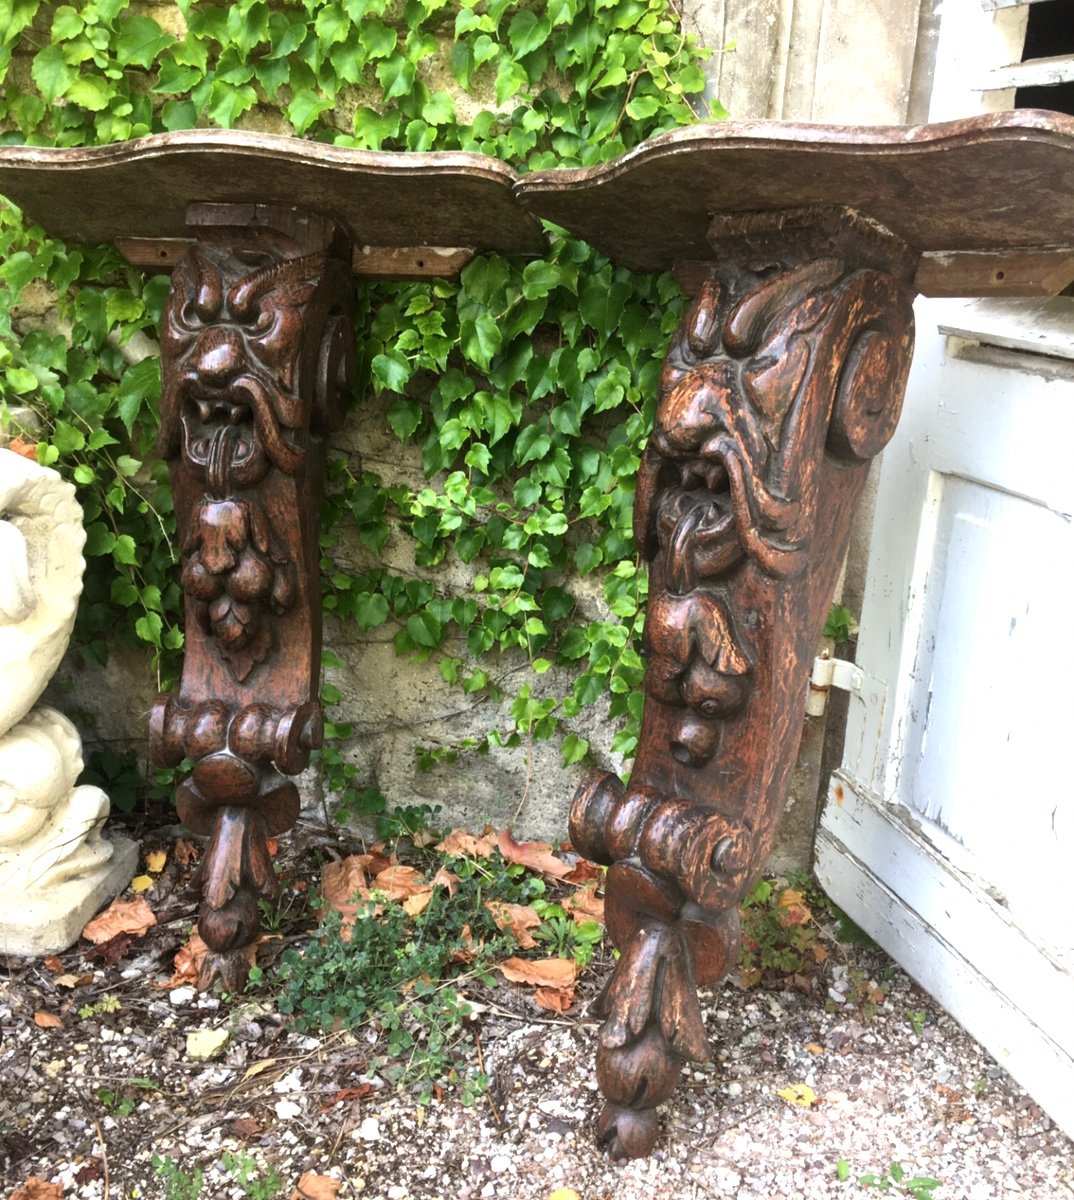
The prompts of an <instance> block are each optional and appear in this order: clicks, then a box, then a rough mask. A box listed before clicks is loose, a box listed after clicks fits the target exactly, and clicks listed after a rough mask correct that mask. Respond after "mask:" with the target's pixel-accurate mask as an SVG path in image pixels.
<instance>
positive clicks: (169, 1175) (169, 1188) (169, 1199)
mask: <svg viewBox="0 0 1074 1200" xmlns="http://www.w3.org/2000/svg"><path fill="white" fill-rule="evenodd" d="M150 1161H151V1162H152V1164H153V1170H154V1171H155V1172H156V1176H157V1178H158V1179H159V1180H160V1182H161V1183H162V1184H163V1186H164V1200H198V1198H199V1197H200V1196H201V1185H202V1181H203V1180H204V1178H205V1172H204V1171H203V1170H202V1169H201V1168H200V1167H195V1168H194V1170H193V1171H184V1170H183V1168H182V1167H181V1166H180V1165H179V1164H178V1163H177V1162H176V1161H175V1159H174V1158H172V1157H171V1155H165V1156H164V1157H163V1158H162V1157H161V1156H160V1155H159V1154H154V1155H153V1157H152V1159H151V1160H150Z"/></svg>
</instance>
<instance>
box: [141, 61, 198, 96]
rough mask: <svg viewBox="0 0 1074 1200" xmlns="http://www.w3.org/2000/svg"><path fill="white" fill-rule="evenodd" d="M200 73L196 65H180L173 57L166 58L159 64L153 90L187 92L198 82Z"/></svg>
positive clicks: (166, 92) (171, 92)
mask: <svg viewBox="0 0 1074 1200" xmlns="http://www.w3.org/2000/svg"><path fill="white" fill-rule="evenodd" d="M202 74H203V73H202V72H201V71H199V70H198V68H197V67H190V66H182V65H180V64H179V63H177V62H176V61H175V59H173V58H166V59H164V61H163V62H162V63H161V64H160V71H159V72H158V74H157V82H156V85H155V86H154V88H153V91H154V92H161V93H164V94H166V95H168V94H175V95H178V94H182V93H184V92H189V91H190V89H191V88H192V87H194V86H195V85H196V84H197V83H198V82H199V80H200V79H201V77H202Z"/></svg>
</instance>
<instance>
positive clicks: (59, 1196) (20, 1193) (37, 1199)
mask: <svg viewBox="0 0 1074 1200" xmlns="http://www.w3.org/2000/svg"><path fill="white" fill-rule="evenodd" d="M8 1200H63V1188H62V1187H60V1185H59V1184H58V1183H46V1182H45V1181H44V1180H43V1179H38V1177H37V1176H36V1175H31V1176H30V1178H29V1179H27V1181H26V1182H25V1183H24V1184H21V1185H20V1186H19V1187H17V1188H16V1189H15V1190H14V1191H13V1192H12V1193H11V1195H10V1196H9V1197H8Z"/></svg>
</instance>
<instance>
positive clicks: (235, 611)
mask: <svg viewBox="0 0 1074 1200" xmlns="http://www.w3.org/2000/svg"><path fill="white" fill-rule="evenodd" d="M189 219H190V224H191V225H192V226H194V227H195V233H194V241H193V244H192V245H191V246H190V248H189V250H188V252H187V253H186V255H185V257H183V258H182V260H181V261H180V262H179V263H178V265H177V266H176V267H175V271H174V274H173V275H172V285H171V291H170V293H169V297H168V302H167V305H166V307H165V311H164V317H163V321H162V329H161V365H162V380H163V391H162V396H161V432H160V443H159V449H160V452H161V454H162V455H163V456H164V457H165V458H166V459H167V460H168V464H169V468H170V472H171V482H172V491H173V495H174V499H175V510H176V519H177V524H178V535H179V545H180V551H181V554H182V561H181V581H182V587H183V592H184V594H185V599H186V642H185V659H184V663H183V676H182V681H181V684H180V686H179V688H178V690H177V691H176V692H172V693H170V694H168V695H162V696H160V697H158V699H157V702H156V705H155V707H154V710H153V714H152V718H151V726H150V754H151V756H152V758H153V761H154V762H155V763H157V764H158V765H161V766H177V765H178V764H179V763H180V762H181V761H182V760H183V759H184V758H188V759H190V760H192V762H193V770H192V773H191V775H190V777H189V778H188V779H186V780H185V781H184V782H183V783H182V784H180V786H179V791H178V796H177V804H178V808H179V814H180V816H181V818H182V820H183V822H184V824H185V825H186V826H187V827H188V828H189V829H191V830H193V831H194V832H195V833H200V834H206V835H210V836H211V842H210V845H209V849H208V852H207V854H206V856H205V858H204V859H203V861H202V864H201V866H200V869H199V873H198V882H199V884H200V887H201V892H202V901H201V911H200V913H199V916H198V930H199V932H200V934H201V936H202V938H203V940H204V941H205V943H206V945H207V946H208V948H209V953H208V954H207V955H206V957H205V960H204V964H203V967H202V971H201V977H200V979H199V986H200V987H203V988H204V987H207V986H209V984H211V983H212V982H213V981H214V980H215V979H217V978H219V979H220V980H222V982H223V984H224V986H225V987H226V988H227V990H228V991H230V992H233V993H239V992H241V991H242V990H243V987H244V985H245V981H246V975H247V971H248V967H249V962H248V958H247V953H248V950H249V948H250V947H251V944H252V943H253V941H254V939H255V938H256V936H257V933H258V928H259V921H258V901H259V899H260V898H261V897H263V896H266V895H271V894H273V893H274V892H275V891H276V880H275V875H274V872H273V869H272V863H271V861H270V858H269V853H268V846H267V839H268V837H269V835H270V834H278V833H282V832H283V831H284V830H286V829H288V828H290V826H291V825H293V824H294V822H295V820H296V819H297V817H298V811H299V798H298V791H297V789H296V787H295V785H294V784H293V783H292V782H290V780H288V779H286V778H285V776H288V775H295V774H297V773H298V772H299V771H301V770H302V769H303V768H304V767H305V766H306V765H307V763H308V762H309V755H310V751H311V750H313V749H316V748H317V747H319V746H320V744H321V739H322V734H323V722H322V717H321V710H320V705H319V703H318V690H319V681H320V658H321V600H320V584H319V553H318V534H319V521H318V514H319V510H320V499H321V494H322V489H323V477H324V435H325V434H326V433H328V432H330V431H332V430H333V429H336V428H338V427H339V424H340V422H341V419H342V404H343V400H344V398H345V396H346V395H347V393H348V391H349V390H350V387H351V384H352V382H353V375H354V367H355V338H354V328H353V290H354V289H353V282H352V277H351V246H350V244H349V242H348V240H347V238H346V237H344V236H343V235H342V234H341V232H340V230H339V229H338V228H337V227H336V226H335V224H333V222H331V221H329V220H326V219H324V218H322V217H318V216H313V215H309V214H302V213H296V212H295V211H294V210H291V209H273V208H271V207H267V206H261V205H258V206H252V205H246V206H238V205H236V206H229V205H213V206H211V208H210V207H202V206H192V208H191V210H190V213H189Z"/></svg>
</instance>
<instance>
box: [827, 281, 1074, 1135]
mask: <svg viewBox="0 0 1074 1200" xmlns="http://www.w3.org/2000/svg"><path fill="white" fill-rule="evenodd" d="M1072 460H1074V300H1072V299H1068V298H1058V299H1056V300H1048V301H1026V302H1014V303H1012V302H1006V303H1005V304H1004V303H1000V302H997V301H989V302H976V303H968V302H963V301H956V302H951V301H945V302H938V301H932V302H924V301H923V302H920V303H919V307H918V351H917V355H916V358H915V365H914V370H913V373H912V375H911V380H910V385H909V388H908V394H907V401H906V409H905V412H904V416H903V420H902V423H901V425H900V428H899V431H898V432H897V434H896V436H895V439H894V440H893V442H892V443H891V445H890V446H889V447H888V448H887V450H885V452H884V456H883V461H882V464H881V468H880V478H879V490H878V494H877V506H876V515H875V522H874V526H873V534H872V543H871V549H870V557H869V571H868V576H867V584H866V592H865V597H864V600H863V611H862V613H861V618H860V621H861V633H860V636H859V641H858V647H857V661H858V665H859V666H860V667H861V668H862V670H863V672H864V677H865V684H864V686H863V688H862V689H861V690H860V691H859V692H858V693H856V694H855V695H854V696H853V697H852V699H851V710H850V716H849V721H848V727H847V738H846V746H845V751H844V759H843V764H842V768H841V769H840V770H839V771H837V772H836V774H835V775H834V776H833V777H832V780H831V784H830V787H829V796H828V801H827V804H826V806H825V808H824V811H823V813H822V817H821V822H820V829H819V834H818V841H817V872H818V875H819V877H820V879H821V882H822V883H823V885H824V886H825V888H826V890H828V892H829V893H830V894H831V895H832V897H833V898H834V899H835V901H836V902H837V903H838V904H839V905H840V906H841V907H842V908H844V909H845V910H846V911H847V912H848V913H849V914H850V915H851V916H852V917H853V919H854V920H855V921H857V922H858V923H859V924H860V925H861V926H862V927H863V928H864V929H866V930H867V931H868V932H869V933H870V934H871V935H872V936H873V937H874V938H875V939H876V940H877V941H878V942H879V943H880V944H881V945H882V946H884V948H885V949H886V950H887V951H888V952H889V953H890V954H891V955H892V956H893V957H894V958H895V959H896V960H898V961H899V962H900V963H901V964H902V965H903V966H904V967H905V968H906V969H907V970H908V971H909V972H910V974H912V975H913V976H915V977H916V978H917V979H918V980H919V982H921V983H922V984H923V986H924V987H925V988H927V989H928V990H929V991H930V992H931V993H932V994H933V995H934V996H935V997H936V998H937V999H938V1000H939V1001H940V1002H941V1003H942V1004H943V1005H944V1006H945V1007H946V1008H947V1009H948V1011H950V1012H951V1013H952V1014H953V1015H954V1016H955V1017H956V1018H957V1019H958V1020H959V1021H960V1022H961V1023H962V1024H963V1025H964V1026H965V1027H966V1028H967V1029H968V1030H969V1031H970V1032H971V1033H973V1034H974V1036H975V1037H977V1039H978V1040H979V1041H980V1042H981V1043H982V1044H983V1045H985V1046H986V1047H987V1048H988V1049H989V1050H990V1051H991V1052H992V1054H993V1055H994V1056H995V1057H996V1058H997V1059H998V1061H999V1062H1000V1063H1001V1064H1002V1065H1003V1066H1004V1067H1006V1068H1007V1069H1008V1070H1009V1071H1010V1072H1011V1074H1012V1075H1014V1076H1015V1078H1016V1079H1018V1080H1019V1081H1020V1082H1021V1083H1022V1084H1023V1086H1024V1087H1025V1088H1026V1089H1027V1090H1028V1091H1029V1092H1030V1093H1031V1094H1032V1095H1033V1096H1034V1097H1035V1098H1036V1099H1037V1101H1038V1103H1040V1104H1041V1106H1042V1107H1043V1108H1044V1109H1045V1110H1046V1111H1047V1112H1048V1113H1049V1114H1050V1115H1051V1116H1052V1117H1053V1118H1054V1119H1055V1120H1056V1121H1057V1122H1058V1123H1059V1124H1060V1125H1061V1126H1062V1127H1063V1128H1064V1129H1065V1130H1066V1131H1067V1132H1068V1133H1070V1134H1071V1135H1074V1021H1072V1020H1071V1016H1072V1014H1074V895H1072V893H1074V872H1072V870H1071V867H1072V865H1074V699H1072V692H1074V532H1072V530H1074V526H1072V521H1071V514H1072V513H1074V461H1072Z"/></svg>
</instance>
